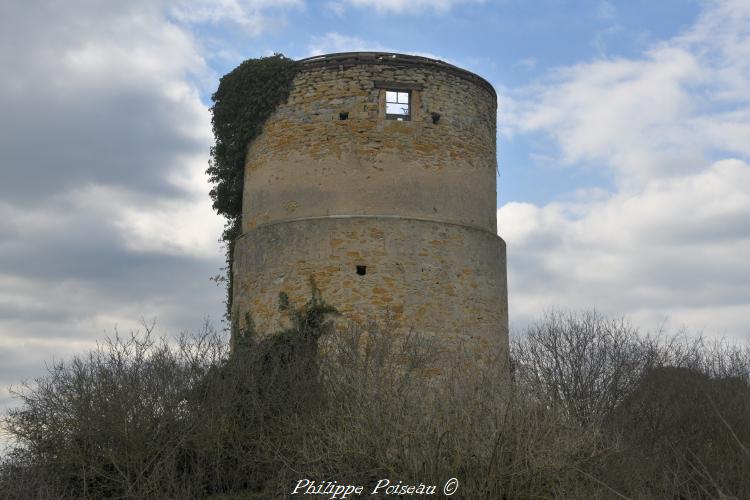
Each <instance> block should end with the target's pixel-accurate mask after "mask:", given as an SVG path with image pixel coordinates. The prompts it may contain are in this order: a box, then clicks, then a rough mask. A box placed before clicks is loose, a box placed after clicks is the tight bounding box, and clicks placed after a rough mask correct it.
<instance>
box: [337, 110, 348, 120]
mask: <svg viewBox="0 0 750 500" xmlns="http://www.w3.org/2000/svg"><path fill="white" fill-rule="evenodd" d="M348 118H349V112H348V111H342V112H341V113H339V120H347V119H348Z"/></svg>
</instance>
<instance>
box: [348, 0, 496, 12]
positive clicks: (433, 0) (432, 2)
mask: <svg viewBox="0 0 750 500" xmlns="http://www.w3.org/2000/svg"><path fill="white" fill-rule="evenodd" d="M345 1H346V2H347V3H348V4H350V5H352V6H355V7H364V8H373V9H375V10H376V11H377V12H380V13H384V12H395V13H399V14H402V13H403V14H419V13H420V12H423V11H425V10H432V11H434V12H437V13H441V14H444V13H446V12H448V11H450V10H451V9H453V8H454V7H456V6H458V5H461V4H471V3H478V4H481V3H484V2H485V1H486V0H345Z"/></svg>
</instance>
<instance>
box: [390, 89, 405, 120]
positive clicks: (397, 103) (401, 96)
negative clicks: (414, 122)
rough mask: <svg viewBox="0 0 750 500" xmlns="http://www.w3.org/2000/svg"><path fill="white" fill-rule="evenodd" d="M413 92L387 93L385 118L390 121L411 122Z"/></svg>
mask: <svg viewBox="0 0 750 500" xmlns="http://www.w3.org/2000/svg"><path fill="white" fill-rule="evenodd" d="M410 100H411V92H408V91H407V92H400V91H396V90H386V91H385V117H386V119H388V120H399V121H408V120H411V109H410V105H411V102H410Z"/></svg>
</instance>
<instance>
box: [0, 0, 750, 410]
mask: <svg viewBox="0 0 750 500" xmlns="http://www.w3.org/2000/svg"><path fill="white" fill-rule="evenodd" d="M354 50H386V51H398V52H406V53H415V54H421V55H427V56H429V57H435V58H439V59H443V60H446V61H449V62H451V63H453V64H456V65H459V66H462V67H464V68H467V69H469V70H471V71H474V72H476V73H478V74H480V75H482V76H484V77H485V78H486V79H488V80H489V81H490V82H492V83H493V84H494V86H495V88H496V89H497V90H498V94H499V111H498V117H499V123H500V130H499V133H498V145H499V165H500V178H499V190H498V216H499V219H498V220H499V223H498V231H499V233H500V235H501V236H502V237H503V238H505V240H506V242H507V244H508V262H509V288H510V314H511V326H512V327H516V328H521V327H522V326H523V325H524V324H526V323H527V322H528V321H529V320H530V319H532V318H534V317H535V316H537V315H538V314H539V313H540V312H541V311H542V310H544V309H545V308H549V307H561V308H591V307H595V308H597V309H598V310H600V311H602V312H605V313H608V314H614V315H626V316H627V317H629V318H630V319H631V320H632V321H633V322H635V323H636V324H638V325H640V326H641V327H642V328H644V329H655V328H657V327H658V326H659V325H660V324H662V323H664V322H666V324H667V325H669V326H670V327H673V328H679V327H680V326H683V325H685V326H687V327H688V328H690V329H691V330H692V331H703V332H705V333H707V334H710V335H717V336H726V337H730V338H733V339H746V338H747V337H748V336H749V335H750V322H748V318H750V262H749V259H750V2H748V1H747V0H726V1H718V0H716V1H709V0H700V1H699V0H692V1H691V0H680V1H677V0H662V1H659V2H654V1H652V0H628V1H625V0H623V1H621V2H616V1H614V0H610V1H607V0H535V1H528V0H485V1H481V0H474V1H472V0H463V1H462V0H334V1H313V0H307V1H305V0H215V1H209V0H205V1H204V0H198V1H156V0H130V1H127V2H118V1H105V0H68V1H66V2H56V1H52V0H48V1H34V0H24V1H13V0H11V1H4V2H1V3H0V67H2V76H1V77H0V407H3V406H7V405H8V404H11V400H10V398H9V395H8V391H7V388H8V386H9V385H10V384H17V383H18V382H19V381H20V380H22V379H24V378H33V377H35V376H37V375H40V374H42V373H43V371H44V362H45V361H49V360H51V359H53V358H57V359H60V358H65V357H68V356H70V355H71V354H72V353H75V352H82V351H85V350H87V349H88V348H90V347H91V346H93V345H94V344H95V342H96V341H97V340H98V339H101V338H102V337H103V336H104V335H105V333H109V334H111V333H112V332H113V331H114V329H115V328H117V329H118V330H120V331H125V332H127V331H129V330H130V329H133V328H137V327H138V324H139V323H140V321H141V320H142V319H144V320H146V321H151V320H153V319H155V320H156V321H157V324H158V330H159V331H160V332H162V333H166V334H176V333H179V332H180V331H183V330H197V329H199V328H200V326H201V325H202V323H203V322H204V320H205V319H206V318H209V320H210V321H211V322H213V323H214V324H215V325H216V326H217V327H219V328H220V327H221V326H222V325H221V317H222V312H223V307H224V306H223V304H222V300H223V298H224V291H223V289H222V288H221V287H217V286H216V284H215V283H213V282H212V281H211V280H210V277H211V276H214V275H216V274H218V273H219V272H220V268H221V267H222V266H223V254H222V249H221V247H220V245H219V243H218V241H217V240H218V239H219V236H220V233H221V229H222V225H223V223H222V220H221V219H220V218H219V217H217V216H216V215H214V214H213V212H212V210H211V207H210V202H209V198H208V195H207V192H208V189H209V186H208V184H207V182H206V177H205V175H204V171H205V169H206V167H207V158H208V149H209V147H210V144H211V141H212V137H211V128H210V114H209V111H208V107H209V106H210V95H211V93H212V92H213V91H214V90H215V89H216V86H217V82H218V78H219V77H220V76H221V75H223V74H224V73H226V72H227V71H229V70H231V69H232V68H234V67H235V66H236V65H237V64H239V63H240V62H241V61H243V60H244V59H246V58H249V57H260V56H265V55H270V54H272V53H274V52H282V53H284V54H285V55H287V56H289V57H292V58H302V57H306V56H310V55H314V54H320V53H327V52H342V51H354Z"/></svg>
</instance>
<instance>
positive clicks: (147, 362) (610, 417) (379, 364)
mask: <svg viewBox="0 0 750 500" xmlns="http://www.w3.org/2000/svg"><path fill="white" fill-rule="evenodd" d="M289 312H290V315H291V317H292V319H293V321H292V324H293V327H292V328H291V329H289V330H287V331H285V332H283V333H282V334H281V335H279V336H275V337H270V338H265V339H261V338H258V337H257V335H255V334H254V332H252V331H247V332H243V334H242V335H241V341H240V342H239V343H238V345H236V346H235V349H234V350H233V351H232V352H229V349H228V347H227V342H226V339H225V338H224V337H222V336H221V335H219V334H217V333H215V332H214V331H213V330H211V329H210V328H208V327H206V328H205V329H204V330H203V331H202V332H201V333H200V334H198V335H194V336H183V337H182V338H181V339H180V340H179V342H177V343H176V344H175V343H172V344H170V343H168V342H167V341H166V340H164V339H156V338H155V335H154V334H153V332H152V331H151V329H149V328H147V329H145V330H144V331H143V332H141V333H137V334H133V335H131V336H128V337H115V338H114V339H111V340H109V341H107V342H105V343H104V344H102V345H101V346H100V347H99V348H98V349H97V350H95V351H93V352H91V353H89V354H88V355H87V356H82V357H79V358H76V359H73V360H72V361H70V362H60V363H57V364H55V365H53V366H51V367H50V368H49V373H48V374H47V375H46V376H45V377H42V378H40V379H38V380H36V381H35V382H32V383H30V384H27V385H26V386H25V387H24V388H22V389H21V390H20V391H18V393H17V397H18V403H19V406H18V407H17V408H16V409H14V410H12V411H11V412H10V414H9V415H8V417H7V421H6V424H5V426H6V428H7V430H8V431H10V433H11V434H12V435H13V436H14V438H15V448H14V449H13V450H12V452H11V453H10V454H8V455H7V456H6V457H4V458H3V459H2V465H0V491H2V495H3V496H4V497H6V498H24V499H25V498H238V497H241V498H282V497H283V496H285V495H289V494H290V493H291V491H292V489H293V488H294V487H295V485H296V484H297V483H298V481H300V480H302V479H304V478H308V479H310V480H315V481H324V480H325V481H333V480H335V481H337V482H338V483H339V484H361V485H365V489H367V488H370V489H371V488H372V486H373V485H374V484H375V482H377V481H378V480H380V479H382V478H389V479H391V480H392V481H394V482H395V481H399V480H400V481H402V482H403V483H404V484H420V483H423V484H426V485H438V490H440V488H442V485H443V484H445V482H446V481H447V480H448V479H449V478H452V477H455V478H457V479H458V481H459V489H458V494H457V496H456V498H470V499H472V498H477V499H479V498H497V499H501V498H506V499H531V498H565V499H582V498H639V499H644V498H645V499H651V498H652V499H664V498H689V499H697V498H732V497H735V498H747V492H749V491H750V474H748V473H747V472H748V471H749V470H750V449H749V448H750V386H749V385H748V380H749V378H748V376H749V374H750V351H749V350H748V348H747V347H738V346H733V345H729V344H726V343H709V342H707V341H705V340H704V339H701V338H691V337H687V336H674V337H668V336H666V335H656V336H654V335H651V336H643V335H639V334H638V332H637V331H636V330H635V329H634V328H632V327H630V326H629V325H628V324H627V323H626V322H625V321H622V320H612V319H608V318H605V317H602V316H599V315H597V314H595V313H591V312H584V313H578V314H572V313H562V312H552V313H549V314H547V315H545V316H543V317H542V318H541V319H540V320H539V321H538V322H537V323H536V324H534V325H532V326H530V327H529V329H528V331H527V332H524V335H522V336H518V337H516V338H515V339H514V340H513V342H512V346H511V353H512V366H511V373H512V379H513V381H512V384H511V386H510V387H508V384H507V382H505V381H507V377H505V376H504V375H503V370H504V369H505V368H507V367H505V366H502V365H501V364H500V363H490V364H487V365H482V366H478V365H477V364H476V363H474V362H473V360H471V359H469V358H467V357H462V355H461V354H458V355H457V356H456V357H455V358H454V361H453V363H452V364H449V365H446V367H445V369H444V370H443V372H442V374H441V375H438V376H433V377H427V378H426V377H425V376H424V375H423V374H424V373H425V371H424V369H425V368H426V367H429V366H433V365H434V363H435V362H436V361H437V358H436V356H438V354H437V351H436V349H435V348H434V347H435V346H433V345H432V344H431V343H430V342H429V341H427V339H425V338H424V337H422V336H420V335H417V334H413V335H408V336H407V337H405V338H396V337H394V336H393V335H392V334H391V333H390V332H391V331H392V327H391V326H389V325H368V326H367V327H366V328H362V327H360V326H356V325H352V326H351V327H350V328H349V329H348V330H346V331H344V332H336V331H334V329H333V328H332V325H331V323H330V321H328V320H326V318H327V317H328V316H327V315H328V314H330V313H331V312H332V308H330V307H329V306H327V305H326V304H325V303H324V302H323V301H322V300H321V299H320V297H317V298H315V297H314V298H313V299H312V300H311V301H310V302H309V303H308V304H307V306H306V307H305V308H303V309H302V310H299V311H289ZM505 373H507V372H505ZM501 382H502V383H501ZM318 498H330V495H329V496H320V497H318ZM349 498H357V497H351V496H350V497H349Z"/></svg>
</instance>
